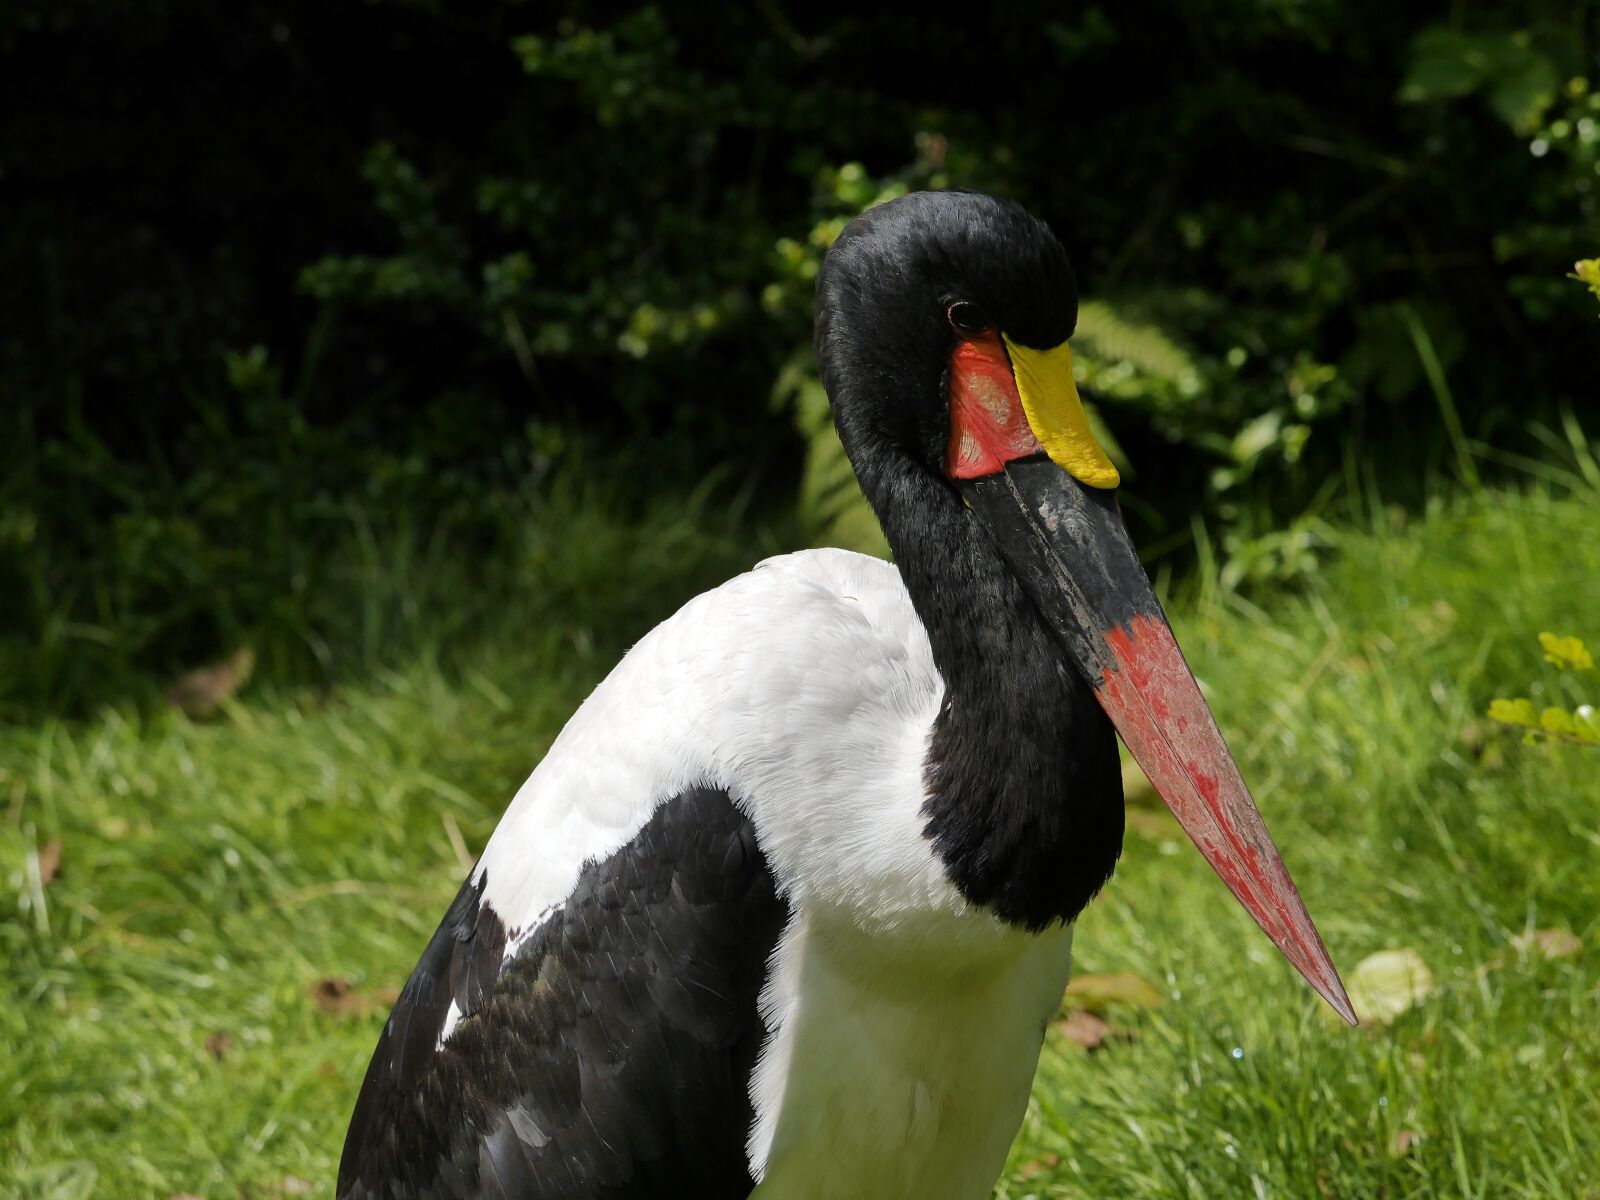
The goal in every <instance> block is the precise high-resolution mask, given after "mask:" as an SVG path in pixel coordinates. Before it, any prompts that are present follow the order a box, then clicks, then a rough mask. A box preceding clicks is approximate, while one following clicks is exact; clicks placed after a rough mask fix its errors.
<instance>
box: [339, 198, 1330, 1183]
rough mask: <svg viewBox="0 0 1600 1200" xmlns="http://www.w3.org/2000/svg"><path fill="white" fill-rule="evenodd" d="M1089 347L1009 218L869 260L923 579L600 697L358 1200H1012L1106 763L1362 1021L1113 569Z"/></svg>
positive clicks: (936, 222)
mask: <svg viewBox="0 0 1600 1200" xmlns="http://www.w3.org/2000/svg"><path fill="white" fill-rule="evenodd" d="M1076 316H1077V296H1076V286H1075V284H1074V281H1073V276H1072V273H1071V269H1070V267H1069V266H1068V263H1067V258H1066V254H1065V253H1064V252H1063V250H1062V248H1061V246H1060V244H1059V243H1058V242H1057V241H1056V239H1055V237H1054V236H1053V235H1052V234H1051V232H1050V231H1049V229H1048V228H1047V227H1046V226H1045V225H1044V224H1043V223H1042V222H1040V221H1038V220H1036V219H1034V218H1033V217H1031V216H1029V215H1028V214H1027V213H1026V212H1025V211H1024V210H1023V209H1022V208H1020V207H1018V206H1017V205H1015V204H1012V203H1008V202H1004V201H1000V200H995V199H992V198H990V197H986V196H981V195H974V194H969V193H956V192H929V193H918V194H914V195H909V196H905V197H903V198H901V199H898V200H895V201H892V202H890V203H887V204H884V205H882V206H880V207H878V208H875V209H873V210H871V211H869V212H868V213H866V214H865V215H864V216H862V217H860V218H858V219H857V220H856V221H855V222H854V223H853V224H851V225H850V226H849V228H847V229H846V230H845V231H844V233H843V234H842V235H841V236H840V237H839V239H838V242H837V243H836V244H835V245H834V247H833V249H832V250H831V251H830V253H829V254H828V256H827V259H826V262H825V263H824V265H823V269H822V272H821V275H820V279H819V283H818V289H817V320H816V348H817V354H818V357H819V359H820V362H821V368H822V378H823V381H824V382H825V384H826V386H827V390H828V395H829V396H830V397H831V399H832V403H833V413H834V418H835V421H836V424H837V426H838V431H839V436H840V438H841V440H842V441H843V443H844V447H845V450H846V451H847V452H848V454H849V456H850V461H851V463H852V464H853V465H854V467H855V471H856V474H857V476H858V477H859V479H860V482H861V487H862V489H863V491H864V492H865V493H866V496H867V499H868V500H869V501H870V502H871V504H872V507H873V510H874V511H875V512H876V514H877V516H878V519H879V521H880V522H881V523H882V525H883V530H884V533H885V534H886V535H887V537H888V541H889V545H890V547H891V549H892V550H893V552H894V564H893V565H892V566H891V565H889V564H887V563H884V562H880V561H877V560H875V559H871V558H866V557H863V556H861V555H858V554H850V553H846V552H843V551H839V550H813V551H807V552H803V553H798V554H790V555H786V556H784V557H781V558H774V559H771V560H769V561H767V562H764V563H762V564H761V565H760V566H758V567H757V568H755V570H753V571H751V572H750V573H748V574H745V575H741V576H739V577H738V578H735V579H733V580H730V581H729V582H728V583H726V584H724V585H723V586H721V587H719V588H717V589H716V590H714V591H711V592H708V593H706V594H705V595H702V596H700V597H698V598H697V599H695V600H693V601H691V602H690V603H688V604H687V605H685V606H684V607H683V609H681V610H680V611H679V612H678V613H677V614H676V615H675V616H673V617H671V618H670V619H668V620H667V621H665V622H663V623H662V624H661V625H660V626H658V627H657V628H656V629H655V630H654V631H653V632H651V633H650V634H649V635H648V636H646V637H645V638H644V639H643V640H642V641H641V642H639V644H638V645H637V646H635V647H634V648H633V650H632V651H630V652H629V653H628V654H627V656H626V657H625V658H624V659H623V660H622V661H621V662H620V663H619V664H618V665H617V667H616V669H615V670H613V671H612V672H611V674H610V676H609V677H608V678H607V679H606V680H605V681H604V682H603V683H601V684H600V686H599V687H598V688H596V689H595V691H594V694H593V695H592V696H590V697H589V699H588V700H587V701H586V702H585V703H584V705H583V706H582V707H581V708H580V709H579V710H578V712H577V713H576V714H575V715H574V716H573V718H572V720H571V721H570V722H569V723H568V724H567V726H566V728H565V729H564V730H563V731H562V733H561V735H560V736H559V737H558V738H557V739H556V741H555V744H554V745H553V746H552V747H551V748H550V752H549V753H548V754H547V755H546V756H545V758H544V761H543V762H541V763H540V764H539V766H538V768H537V769H536V770H535V771H534V772H533V775H532V776H531V777H530V778H529V779H528V781H527V783H526V784H524V785H523V787H522V788H521V790H520V791H519V792H518V793H517V795H516V798H515V799H514V800H513V801H512V803H511V806H510V808H509V809H508V810H507V811H506V814H505V816H504V818H503V819H502V820H501V822H500V825H499V828H498V829H496V830H495V833H494V835H493V837H492V838H491V839H490V841H489V843H488V846H487V848H486V849H485V850H484V852H483V857H482V858H481V859H480V860H479V862H478V864H477V865H476V867H475V868H474V869H473V870H472V872H471V874H470V875H469V876H468V878H467V880H466V882H465V883H464V884H463V885H462V887H461V891H460V893H459V894H458V895H457V896H456V899H455V902H454V903H453V904H452V905H451V906H450V909H449V911H448V912H447V913H446V914H445V917H444V920H443V922H442V923H441V924H440V926H439V929H438V932H437V933H435V934H434V936H433V939H432V941H430V942H429V943H428V946H427V948H426V949H425V950H424V951H423V954H422V960H421V962H419V963H418V964H417V967H416V970H415V971H414V972H413V974H412V975H411V978H410V981H409V982H408V983H407V984H406V986H405V988H404V990H403V991H402V992H401V995H400V998H399V1001H398V1002H397V1003H396V1004H395V1007H394V1012H393V1014H392V1015H391V1016H390V1018H389V1021H388V1023H387V1024H386V1025H385V1027H384V1030H383V1034H382V1037H381V1038H380V1040H379V1042H378V1047H377V1050H376V1052H375V1053H374V1055H373V1058H372V1063H371V1066H370V1067H369V1068H368V1070H367V1074H366V1078H365V1080H364V1082H363V1083H362V1086H361V1093H360V1097H359V1099H358V1100H357V1102H356V1108H355V1114H354V1117H353V1119H352V1121H351V1123H350V1129H349V1133H348V1135H347V1138H346V1141H345V1146H344V1157H343V1161H342V1162H341V1164H340V1169H339V1182H338V1194H339V1196H340V1197H343V1198H346V1200H378V1198H383V1200H402V1198H411V1197H471V1198H478V1197H486V1198H487V1197H494V1198H496V1200H499V1198H505V1200H520V1198H524V1197H537V1198H539V1200H545V1198H551V1197H561V1198H570V1200H587V1198H589V1197H630V1198H632V1197H693V1198H696V1200H700V1198H707V1197H710V1198H723V1197H744V1196H749V1195H752V1194H753V1195H754V1196H756V1197H758V1198H759V1200H788V1198H791V1197H806V1198H817V1200H821V1198H827V1200H853V1198H859V1200H894V1198H901V1197H904V1198H912V1197H915V1198H917V1200H936V1198H942V1197H948V1198H950V1200H970V1198H973V1197H983V1196H987V1195H988V1194H989V1189H990V1187H991V1185H992V1184H993V1181H994V1179H995V1176H996V1175H997V1174H998V1172H999V1170H1000V1168H1001V1166H1002V1164H1003V1161H1004V1158H1005V1154H1006V1150H1007V1147H1008V1146H1009V1144H1010V1142H1011V1140H1012V1137H1013V1135H1014V1134H1015V1133H1016V1130H1017V1126H1018V1124H1019V1123H1020V1121H1021V1119H1022V1115H1023V1111H1024V1108H1025V1106H1026V1103H1027V1098H1028V1090H1029V1085H1030V1083H1031V1081H1032V1078H1033V1073H1034V1069H1035V1066H1036V1064H1037V1061H1038V1056H1039V1050H1040V1046H1041V1043H1042V1039H1043V1035H1044V1030H1045V1025H1046V1023H1047V1021H1048V1020H1049V1018H1050V1017H1051V1015H1052V1014H1053V1013H1054V1012H1055V1011H1056V1007H1057V1005H1058V1003H1059V1002H1060V998H1061V993H1062V989H1063V987H1064V986H1065V984H1066V982H1067V973H1068V957H1069V950H1070V943H1071V938H1072V921H1073V919H1074V918H1075V917H1076V916H1077V915H1078V913H1079V911H1080V910H1081V909H1082V908H1083V907H1084V905H1085V904H1086V903H1087V902H1088V901H1089V899H1090V898H1091V897H1092V896H1093V895H1094V894H1095V892H1096V891H1097V890H1098V889H1099V888H1100V887H1101V885H1103V884H1104V883H1105V882H1106V880H1107V879H1108V878H1109V877H1110V875H1111V873H1112V868H1113V866H1114V865H1115V863H1116V861H1117V856H1118V854H1119V853H1120V851H1121V846H1122V834H1123V801H1122V785H1121V776H1120V771H1119V766H1118V758H1117V748H1116V738H1115V734H1114V733H1113V730H1115V731H1116V733H1120V734H1121V736H1122V739H1123V741H1124V742H1126V743H1127V746H1128V748H1129V750H1130V751H1131V752H1132V753H1133V756H1134V758H1135V759H1137V760H1138V762H1139V764H1140V765H1141V766H1142V767H1143V768H1144V770H1145V772H1146V774H1147V775H1148V776H1149V777H1150V779H1151V781H1152V782H1153V783H1154V785H1155V787H1156V789H1157V790H1158V791H1159V792H1160V794H1161V796H1162V797H1163V799H1164V800H1165V801H1166V803H1167V804H1168V805H1169V806H1170V808H1171V809H1172V812H1173V814H1174V815H1175V816H1176V817H1177V819H1178V821H1179V823H1180V824H1181V825H1182V826H1183V828H1184V829H1185V830H1186V831H1187V833H1188V834H1189V836H1190V837H1191V838H1193V840H1194V841H1195V843H1196V844H1197V845H1198V847H1199V849H1200V851H1201V853H1202V854H1204V855H1205V857H1206V859H1207V861H1209V862H1210V863H1211V865H1212V866H1213V867H1214V868H1215V869H1216V870H1217V872H1218V874H1220V875H1221V876H1222V879H1223V880H1224V882H1225V883H1226V884H1227V886H1228V887H1229V889H1230V890H1231V891H1232V892H1233V894H1234V895H1235V896H1236V897H1237V898H1238V900H1239V901H1240V903H1242V904H1243V905H1244V907H1245V908H1246V909H1248V910H1249V912H1250V915H1251V916H1252V917H1254V918H1255V920H1256V922H1257V923H1258V924H1259V925H1260V926H1261V928H1262V929H1263V930H1264V931H1265V932H1266V934H1267V936H1268V937H1270V938H1271V939H1272V941H1273V942H1274V943H1275V944H1276V945H1277V946H1278V947H1279V949H1281V950H1282V951H1283V953H1284V954H1285V955H1286V956H1287V957H1288V959H1289V961H1290V962H1292V963H1293V964H1294V965H1295V966H1296V967H1297V968H1298V969H1299V970H1300V972H1301V973H1302V974H1303V975H1304V976H1305V977H1306V979H1307V980H1308V981H1310V983H1311V985H1312V986H1313V987H1314V988H1315V989H1316V990H1317V991H1318V992H1320V993H1321V994H1322V995H1323V996H1324V997H1325V998H1326V999H1327V1000H1328V1002H1329V1003H1330V1004H1331V1005H1332V1006H1333V1007H1334V1008H1335V1009H1337V1010H1338V1011H1339V1012H1340V1013H1341V1014H1342V1015H1343V1016H1345V1017H1346V1018H1347V1019H1349V1020H1352V1021H1353V1020H1354V1016H1353V1014H1352V1011H1351V1008H1350V1002H1349V1000H1348V998H1347V997H1346V996H1345V993H1344V989H1343V987H1342V985H1341V983H1340V981H1339V977H1338V974H1337V973H1336V971H1335V969H1334V966H1333V964H1332V962H1331V961H1330V960H1329V957H1328V954H1327V952H1326V950H1324V948H1323V946H1322V942H1321V940H1320V938H1319V937H1318V935H1317V931H1316V929H1315V928H1314V927H1313V926H1312V923H1311V919H1310V917H1309V916H1308V915H1307V913H1306V910H1305V908H1304V906H1303V905H1302V903H1301V901H1300V897H1299V895H1298V893H1297V892H1296V890H1295V887H1294V884H1293V883H1292V882H1291V880H1290V878H1289V875H1288V872H1287V870H1286V869H1285V867H1284V865H1283V862H1282V860H1281V859H1280V858H1279V856H1278V852H1277V850H1276V849H1275V848H1274V846H1273V843H1272V840H1271V838H1270V837H1269V836H1268V834H1267V830H1266V827H1265V825H1264V824H1263V823H1262V820H1261V817H1260V814H1259V813H1258V812H1257V810H1256V807H1255V805H1254V803H1253V802H1252V801H1251V799H1250V795H1249V793H1248V791H1247V790H1246V789H1245V785H1244V782H1243V780H1242V779H1241V778H1240V776H1239V772H1238V769H1237V767H1236V766H1235V765H1234V762H1233V759H1232V757H1231V756H1230V754H1229V752H1228V750H1227V747H1226V746H1225V744H1224V743H1223V739H1222V736H1221V734H1220V733H1219V732H1218V731H1217V726H1216V723H1215V721H1214V720H1213V719H1212V716H1211V713H1210V711H1209V709H1208V708H1207V706H1206V702H1205V701H1204V699H1202V697H1201V693H1200V690H1199V688H1198V686H1197V685H1196V683H1195V680H1194V677H1193V676H1192V675H1191V674H1190V672H1189V670H1188V667H1187V666H1186V665H1185V663H1184V659H1183V656H1182V654H1181V653H1180V651H1179V649H1178V646H1177V644H1176V643H1175V642H1174V640H1173V637H1172V634H1171V631H1170V629H1169V628H1168V626H1167V622H1166V620H1165V618H1164V617H1163V615H1162V612H1161V607H1160V605H1159V604H1158V603H1157V601H1156V598H1155V595H1154V594H1153V593H1152V591H1151V588H1150V584H1149V582H1148V579H1147V577H1146V575H1145V572H1144V570H1143V568H1142V567H1141V566H1140V563H1139V560H1138V558H1137V556H1136V555H1135V553H1134V548H1133V545H1132V543H1131V542H1130V540H1129V538H1128V536H1127V534H1126V532H1125V531H1124V529H1123V524H1122V520H1121V517H1120V515H1119V510H1118V507H1117V500H1116V491H1115V488H1116V485H1117V483H1118V478H1117V472H1116V469H1115V468H1114V467H1113V465H1112V464H1111V462H1110V461H1109V460H1108V459H1107V457H1106V455H1105V454H1104V453H1103V451H1102V449H1101V447H1100V446H1099V445H1098V443H1097V442H1096V440H1095V438H1094V435H1093V433H1092V432H1091V430H1090V427H1089V425H1088V423H1087V421H1086V419H1085V416H1084V411H1083V406H1082V403H1081V401H1080V400H1079V397H1078V394H1077V389H1076V386H1075V384H1074V382H1073V375H1072V359H1071V355H1070V353H1069V351H1068V348H1067V336H1068V334H1070V333H1071V332H1072V329H1073V325H1074V323H1075V321H1076Z"/></svg>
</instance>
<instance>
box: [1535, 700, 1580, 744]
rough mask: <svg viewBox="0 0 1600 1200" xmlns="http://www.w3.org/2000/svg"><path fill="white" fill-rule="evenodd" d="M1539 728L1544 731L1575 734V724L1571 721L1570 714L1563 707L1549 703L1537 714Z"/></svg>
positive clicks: (1576, 730)
mask: <svg viewBox="0 0 1600 1200" xmlns="http://www.w3.org/2000/svg"><path fill="white" fill-rule="evenodd" d="M1539 728H1540V729H1542V730H1544V731H1545V732H1546V733H1568V734H1572V735H1573V736H1576V735H1577V732H1578V729H1577V726H1576V725H1574V724H1573V722H1572V714H1571V713H1569V712H1568V711H1567V710H1566V709H1564V708H1558V707H1556V706H1555V705H1553V704H1552V705H1550V706H1549V707H1548V708H1546V709H1545V710H1544V711H1543V712H1542V713H1540V714H1539Z"/></svg>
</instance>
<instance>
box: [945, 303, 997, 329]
mask: <svg viewBox="0 0 1600 1200" xmlns="http://www.w3.org/2000/svg"><path fill="white" fill-rule="evenodd" d="M944 317H945V320H947V321H949V322H950V328H951V329H954V330H955V331H956V332H957V333H963V334H968V335H970V334H975V333H983V332H985V331H986V330H987V329H988V328H989V325H990V321H989V314H988V313H986V312H984V311H983V309H981V308H979V307H978V306H977V305H976V304H973V303H972V302H971V301H970V300H957V301H956V302H955V303H954V304H952V305H951V306H950V307H949V308H947V309H945V310H944Z"/></svg>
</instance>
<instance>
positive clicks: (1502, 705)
mask: <svg viewBox="0 0 1600 1200" xmlns="http://www.w3.org/2000/svg"><path fill="white" fill-rule="evenodd" d="M1489 719H1490V720H1491V721H1499V722H1500V723H1501V724H1503V725H1519V726H1524V727H1527V728H1530V729H1531V728H1536V727H1537V726H1538V724H1539V718H1538V717H1537V716H1536V715H1535V713H1534V711H1533V702H1532V701H1531V700H1528V699H1527V698H1526V697H1521V696H1519V697H1518V698H1517V699H1515V700H1506V699H1497V700H1491V701H1490V702H1489Z"/></svg>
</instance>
